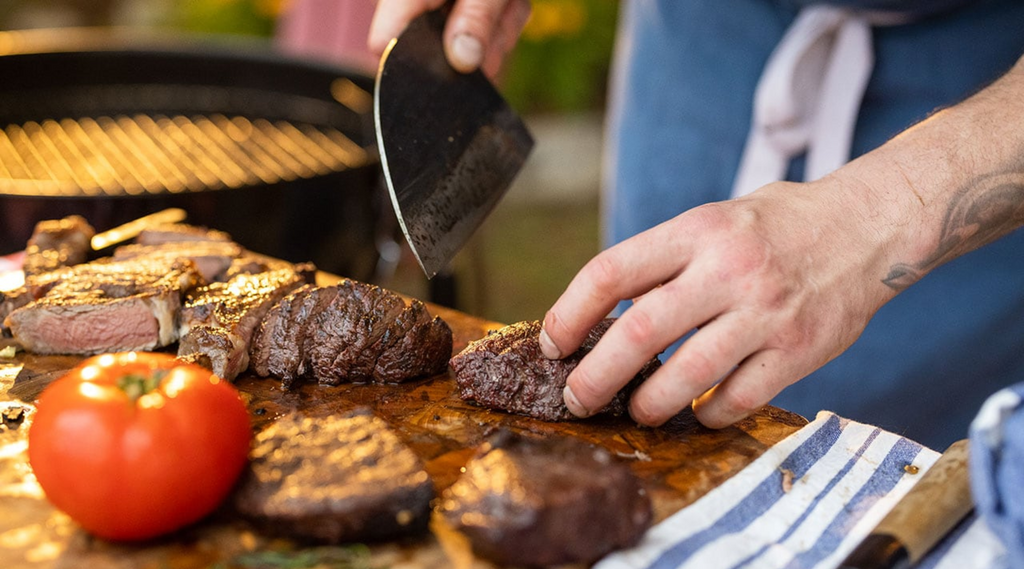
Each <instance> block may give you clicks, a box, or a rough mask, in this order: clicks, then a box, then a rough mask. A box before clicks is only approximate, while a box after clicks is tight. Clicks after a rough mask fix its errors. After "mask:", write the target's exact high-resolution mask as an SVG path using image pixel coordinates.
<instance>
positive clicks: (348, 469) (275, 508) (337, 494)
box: [232, 410, 434, 543]
mask: <svg viewBox="0 0 1024 569" xmlns="http://www.w3.org/2000/svg"><path fill="white" fill-rule="evenodd" d="M250 458H251V461H250V469H249V471H248V472H247V473H246V475H244V476H243V478H242V481H241V482H240V484H239V487H238V489H237V490H236V491H235V493H234V495H233V497H232V502H233V504H234V506H235V509H236V510H237V511H239V512H240V513H241V514H243V515H244V516H246V517H247V518H249V519H251V520H253V521H254V522H255V523H257V524H258V525H259V526H260V527H263V528H265V529H266V530H267V531H268V532H272V533H276V534H285V535H287V536H290V537H295V538H299V539H302V540H312V541H320V542H328V543H340V542H352V541H364V540H383V539H389V538H395V537H399V536H402V535H411V534H415V533H422V532H424V531H425V530H426V528H427V521H428V519H429V516H430V500H431V499H433V496H434V488H433V484H432V483H431V481H430V478H429V476H428V475H427V473H426V471H425V470H424V469H423V464H422V463H421V462H420V460H419V458H417V456H416V455H415V454H413V452H412V451H411V450H409V448H408V447H406V446H405V445H404V444H403V443H402V442H401V441H400V440H399V439H398V437H397V436H395V434H394V433H392V432H391V431H390V430H389V429H388V426H387V425H386V424H385V423H384V421H382V420H381V419H379V418H377V417H375V416H374V415H372V414H371V413H369V412H368V411H366V410H358V411H355V412H352V413H350V414H348V415H344V416H340V417H339V416H333V417H331V418H330V420H320V419H312V418H302V417H298V416H296V415H289V416H285V417H282V418H281V419H278V420H277V421H276V422H275V423H272V424H271V425H270V426H269V427H267V428H266V429H264V430H263V431H262V432H261V433H259V434H258V435H257V436H256V440H255V443H254V446H253V450H252V452H251V453H250Z"/></svg>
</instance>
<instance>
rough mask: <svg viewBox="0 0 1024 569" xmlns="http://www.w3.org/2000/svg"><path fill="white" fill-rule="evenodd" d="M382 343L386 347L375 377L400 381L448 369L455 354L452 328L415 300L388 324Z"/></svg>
mask: <svg viewBox="0 0 1024 569" xmlns="http://www.w3.org/2000/svg"><path fill="white" fill-rule="evenodd" d="M381 343H382V345H383V347H384V349H383V350H382V351H381V354H380V357H378V358H377V364H376V365H375V366H374V368H373V377H374V379H375V380H377V381H381V382H386V383H397V382H400V381H403V380H405V379H408V378H410V377H421V376H425V375H433V374H437V373H441V372H442V371H444V369H445V366H446V364H445V362H446V361H447V360H448V358H450V357H451V354H452V330H451V328H449V327H448V324H447V323H446V322H445V321H444V320H441V318H439V317H436V316H435V317H433V318H432V317H431V316H430V313H429V312H427V307H426V306H425V305H424V304H423V303H422V302H420V301H418V300H413V301H412V302H410V304H409V306H408V307H406V308H405V309H404V310H403V311H402V313H401V314H399V315H398V318H396V319H395V321H394V322H393V323H392V324H390V325H389V326H388V330H387V331H386V332H385V333H384V337H383V338H382V342H381Z"/></svg>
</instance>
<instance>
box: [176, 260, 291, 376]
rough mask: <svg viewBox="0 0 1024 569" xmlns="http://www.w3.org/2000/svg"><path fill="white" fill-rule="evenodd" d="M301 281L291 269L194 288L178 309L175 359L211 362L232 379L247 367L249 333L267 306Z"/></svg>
mask: <svg viewBox="0 0 1024 569" xmlns="http://www.w3.org/2000/svg"><path fill="white" fill-rule="evenodd" d="M302 283H303V278H302V276H301V275H299V273H297V272H296V271H295V269H294V268H291V267H287V268H282V269H277V270H273V271H267V272H264V273H255V274H239V275H236V276H235V277H233V278H232V279H231V280H229V281H226V282H216V283H211V284H209V285H206V286H204V287H200V288H198V289H197V290H196V291H195V292H194V293H192V294H190V295H189V298H188V300H187V302H186V303H185V307H184V308H183V309H182V310H181V328H180V333H181V340H180V341H179V342H178V357H179V358H181V359H184V360H186V361H193V362H198V363H203V364H209V367H210V369H211V370H212V371H213V372H214V373H216V374H217V375H218V376H220V377H222V378H224V379H227V380H229V381H230V380H233V379H234V378H235V377H237V376H238V374H239V373H241V372H243V371H245V369H246V368H247V367H248V366H249V347H250V344H251V340H252V337H253V331H254V330H255V329H256V328H257V327H258V326H259V324H260V322H261V321H262V320H263V318H264V316H266V314H267V312H268V311H269V310H270V308H271V307H272V306H273V305H274V304H275V303H276V302H277V301H278V300H280V299H281V298H283V297H284V296H285V295H286V294H288V293H289V292H291V291H292V290H293V289H295V288H296V287H298V286H300V285H301V284H302Z"/></svg>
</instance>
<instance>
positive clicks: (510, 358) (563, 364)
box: [450, 318, 661, 421]
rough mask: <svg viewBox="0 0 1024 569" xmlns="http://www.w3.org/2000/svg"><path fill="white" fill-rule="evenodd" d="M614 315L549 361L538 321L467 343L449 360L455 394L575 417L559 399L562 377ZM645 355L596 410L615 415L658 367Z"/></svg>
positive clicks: (525, 411)
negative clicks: (575, 346)
mask: <svg viewBox="0 0 1024 569" xmlns="http://www.w3.org/2000/svg"><path fill="white" fill-rule="evenodd" d="M612 322H614V319H611V318H607V319H605V320H603V321H601V322H600V323H598V325H597V326H595V327H594V328H593V329H592V330H591V331H590V334H588V335H587V338H586V339H585V340H584V341H583V345H582V346H581V347H580V349H579V350H577V351H576V352H575V353H573V354H570V355H569V356H566V357H565V358H562V359H560V360H549V359H548V358H546V357H544V355H543V354H542V353H541V351H540V343H539V341H538V338H539V335H540V327H541V324H540V322H539V321H536V320H534V321H528V322H518V323H516V324H512V325H510V326H506V327H504V328H502V329H500V330H497V331H495V332H492V333H491V334H489V335H487V336H486V337H484V338H481V339H480V340H477V341H475V342H470V344H469V345H468V346H467V347H466V349H464V350H463V351H462V352H460V353H459V354H458V355H456V356H455V357H453V358H452V359H451V362H450V363H451V366H452V369H454V370H455V381H456V382H457V383H458V386H459V396H460V397H462V398H463V399H465V400H466V401H473V402H475V403H477V404H478V405H482V406H484V407H489V408H491V409H502V410H505V411H510V412H513V413H519V414H522V415H529V416H531V417H536V418H538V419H544V420H546V421H565V420H571V419H575V418H576V416H575V415H573V414H572V413H570V412H569V409H568V408H567V407H566V406H565V402H564V400H563V399H562V392H563V391H564V389H565V380H566V379H567V378H568V377H569V373H570V372H571V371H572V370H573V369H575V368H576V366H577V365H578V364H579V362H580V360H581V359H583V356H584V355H586V354H587V353H588V352H589V351H590V350H591V349H593V347H594V346H595V345H596V344H597V341H598V340H599V339H600V338H601V336H603V335H604V333H605V331H607V330H608V327H609V326H611V324H612ZM660 365H661V364H660V362H659V361H658V359H657V358H651V359H650V360H649V361H648V362H647V363H646V364H645V365H644V367H643V369H641V370H640V372H639V373H638V374H637V375H636V377H634V378H633V380H632V381H631V382H630V383H629V384H628V385H627V386H626V387H624V388H623V389H622V390H621V391H619V393H618V394H617V395H616V396H615V398H614V399H613V400H612V401H611V403H609V404H608V406H606V407H605V408H604V409H602V410H601V412H605V413H611V414H613V415H621V414H623V413H625V412H626V409H627V403H628V402H629V396H630V395H631V394H632V392H633V390H634V389H635V388H636V386H637V385H639V384H640V383H641V382H642V381H643V380H644V379H646V378H647V377H649V376H650V375H651V374H652V373H654V371H655V370H656V369H658V367H659V366H660Z"/></svg>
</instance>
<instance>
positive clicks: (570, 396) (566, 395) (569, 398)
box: [562, 385, 590, 419]
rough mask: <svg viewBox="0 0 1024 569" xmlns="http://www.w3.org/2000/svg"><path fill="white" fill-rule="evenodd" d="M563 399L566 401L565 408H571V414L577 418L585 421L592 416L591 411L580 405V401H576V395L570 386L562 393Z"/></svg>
mask: <svg viewBox="0 0 1024 569" xmlns="http://www.w3.org/2000/svg"><path fill="white" fill-rule="evenodd" d="M562 399H564V400H565V406H566V407H568V408H569V412H570V413H572V414H573V415H576V416H577V417H579V418H581V419H583V418H586V417H589V416H590V411H588V410H587V408H586V407H584V406H583V405H581V404H580V400H579V399H576V394H575V393H573V392H572V388H571V387H569V386H568V385H566V386H565V389H564V390H563V391H562Z"/></svg>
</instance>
